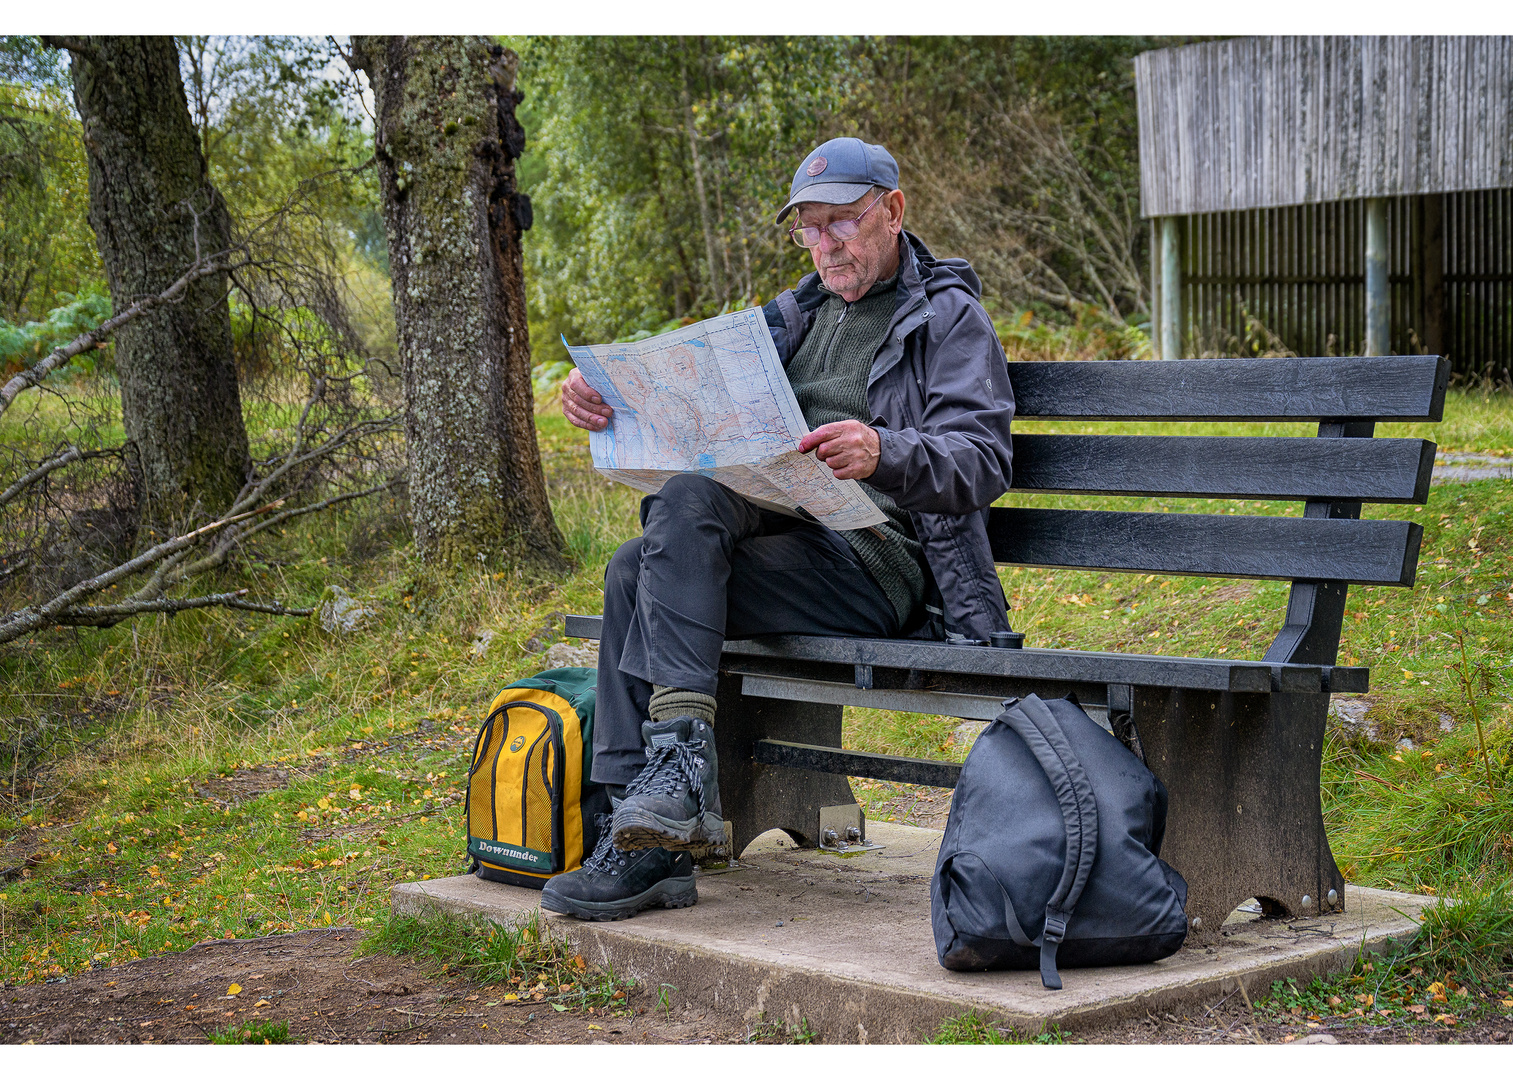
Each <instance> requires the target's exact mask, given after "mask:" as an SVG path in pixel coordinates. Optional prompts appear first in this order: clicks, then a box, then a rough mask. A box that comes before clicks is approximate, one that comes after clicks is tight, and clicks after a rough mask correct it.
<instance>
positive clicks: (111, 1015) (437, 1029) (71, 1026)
mask: <svg viewBox="0 0 1513 1080" xmlns="http://www.w3.org/2000/svg"><path fill="white" fill-rule="evenodd" d="M361 938H362V934H361V932H360V931H356V930H353V929H351V928H347V927H334V928H332V929H330V930H305V931H301V932H299V933H295V934H279V935H275V936H272V937H262V938H240V939H234V940H228V941H206V942H201V943H200V944H198V945H194V946H192V947H191V948H189V949H186V950H185V951H183V952H177V953H164V954H163V955H160V956H154V957H150V958H147V959H143V960H135V961H132V962H131V963H129V964H122V965H119V966H117V967H111V968H104V969H101V970H98V971H91V972H87V973H85V974H83V975H79V976H76V977H74V978H70V979H68V980H66V981H59V982H51V983H46V984H42V985H30V986H7V987H3V988H0V1042H3V1043H29V1042H36V1043H104V1044H117V1043H154V1044H157V1043H203V1042H206V1041H208V1038H207V1036H208V1035H209V1034H210V1033H211V1032H214V1031H217V1030H220V1029H224V1028H227V1027H231V1026H235V1025H240V1024H243V1023H248V1022H253V1023H255V1022H257V1021H261V1020H272V1021H280V1020H282V1021H286V1022H287V1023H288V1025H289V1041H290V1042H296V1043H412V1044H413V1043H707V1042H715V1043H732V1042H741V1041H742V1040H743V1039H745V1038H746V1037H747V1035H748V1029H747V1027H746V1026H745V1025H744V1024H742V1023H741V1022H740V1021H739V1020H731V1019H729V1018H727V1017H722V1016H718V1015H716V1014H713V1013H703V1012H699V1011H697V1010H690V1011H689V1012H687V1013H683V1014H680V1013H679V1012H678V1011H677V1010H676V1009H674V1010H673V1011H672V1014H671V1016H670V1017H669V1016H667V1015H665V1014H663V1013H662V1012H659V1011H658V1010H657V1008H656V1000H655V995H654V993H651V992H644V991H633V992H632V993H631V995H630V997H629V998H628V999H627V1000H626V1003H625V1008H623V1009H621V1010H619V1011H620V1012H621V1013H622V1014H624V1015H619V1016H616V1015H613V1014H609V1015H604V1014H603V1012H602V1011H601V1012H600V1013H599V1014H591V1013H587V1012H564V1013H558V1012H555V1011H553V1010H552V1008H551V1007H550V1005H547V1004H543V1003H519V1004H515V1003H509V1004H505V1003H500V1002H498V1000H497V999H498V998H499V997H500V996H502V993H503V991H498V990H496V991H494V992H493V993H492V994H491V993H490V992H489V990H488V989H487V988H483V987H479V986H478V985H476V984H474V983H471V982H468V981H467V980H465V979H462V978H456V977H447V976H441V977H440V978H438V977H437V976H435V975H434V974H430V973H427V972H426V971H424V970H422V968H420V967H419V966H418V965H416V964H415V963H413V962H410V961H408V960H405V959H403V958H398V957H392V956H378V955H375V956H368V957H362V958H360V959H355V960H354V959H353V956H352V953H353V949H354V948H355V946H356V945H357V943H358V942H359V941H360V940H361ZM233 984H236V985H239V986H241V987H242V988H243V989H242V991H241V992H240V993H239V994H237V995H235V996H228V995H227V993H226V991H227V990H228V989H229V988H230V987H231V986H232V985H233Z"/></svg>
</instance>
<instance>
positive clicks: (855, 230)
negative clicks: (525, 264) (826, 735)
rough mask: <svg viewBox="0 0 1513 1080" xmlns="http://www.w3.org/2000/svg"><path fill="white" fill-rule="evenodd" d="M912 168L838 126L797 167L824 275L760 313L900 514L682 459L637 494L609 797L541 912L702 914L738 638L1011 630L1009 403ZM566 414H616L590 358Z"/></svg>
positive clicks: (621, 623)
mask: <svg viewBox="0 0 1513 1080" xmlns="http://www.w3.org/2000/svg"><path fill="white" fill-rule="evenodd" d="M904 205H905V199H904V193H903V192H902V191H900V190H898V166H897V164H896V163H895V162H894V160H893V157H892V156H891V155H890V154H889V153H888V152H887V151H886V150H885V149H883V148H882V147H881V146H875V145H870V144H867V143H864V142H862V141H861V140H860V139H854V138H844V139H832V140H830V141H829V142H827V143H824V144H823V145H821V146H819V147H817V148H816V149H815V150H813V151H812V152H811V153H810V154H809V155H808V156H807V157H806V158H805V159H804V161H803V163H802V164H801V165H800V166H799V168H798V171H797V172H796V173H794V176H793V184H792V187H791V188H790V190H789V196H788V202H787V203H786V204H785V205H784V206H783V208H782V210H781V211H779V213H778V215H777V222H778V223H779V224H781V223H782V222H783V220H784V219H785V218H787V217H788V215H789V214H790V213H791V212H793V211H794V210H797V211H798V217H797V220H796V222H795V223H794V225H793V226H792V227H791V228H790V229H789V235H790V236H791V237H792V238H793V240H794V242H795V243H797V244H799V245H800V246H801V247H804V248H806V249H808V251H809V253H810V255H811V256H812V258H813V260H814V268H815V273H812V274H809V275H807V276H806V277H805V278H804V279H803V280H801V281H800V282H799V284H798V286H797V287H796V288H794V289H792V290H790V291H785V292H784V293H782V294H781V295H780V296H778V297H777V299H776V300H774V301H773V302H772V303H770V304H768V305H767V306H766V307H765V308H764V309H763V314H764V315H765V317H766V320H767V325H768V328H769V329H770V330H771V332H772V337H773V341H774V343H775V344H776V345H777V352H778V356H779V357H780V358H781V360H782V362H783V365H784V367H785V369H786V371H787V373H788V381H789V383H790V384H791V385H792V387H793V393H794V397H795V398H797V400H798V404H799V408H800V409H801V410H802V411H803V414H804V419H805V421H806V422H807V423H808V425H809V427H810V428H811V431H810V433H809V434H808V435H806V436H805V437H804V439H803V440H802V441H801V442H800V443H799V447H798V448H799V450H801V451H804V452H808V451H810V450H812V451H814V452H815V454H816V455H817V456H818V457H819V459H820V460H821V461H823V462H824V463H825V465H827V466H828V467H829V468H830V469H832V470H833V471H834V473H835V475H836V476H837V477H839V478H841V479H851V480H858V481H861V483H862V486H863V490H864V491H866V493H867V494H868V496H870V497H871V499H872V500H873V502H875V503H876V504H877V506H878V508H879V509H880V510H881V511H882V512H883V513H884V514H885V515H886V517H887V521H886V522H885V523H884V524H883V525H881V526H879V527H876V528H871V529H858V530H854V531H846V532H835V531H832V530H830V529H828V528H826V527H824V526H823V525H820V524H819V523H818V522H815V521H814V520H812V519H807V518H797V517H789V516H786V515H783V514H778V513H773V512H770V511H766V510H762V509H760V508H758V507H757V506H755V505H753V504H752V503H750V502H748V501H747V500H745V499H744V498H742V497H741V496H740V495H738V494H736V493H735V492H734V491H731V490H730V489H729V488H726V487H723V486H721V485H720V484H718V483H716V482H715V481H713V480H710V479H708V478H707V477H703V476H699V475H696V474H683V475H680V476H677V477H674V478H673V479H672V480H670V481H668V482H667V484H665V485H664V486H663V487H662V489H661V490H660V491H659V492H657V493H656V494H655V495H649V496H647V497H646V498H645V499H644V500H643V501H642V503H641V526H642V535H641V536H639V537H637V538H635V539H634V540H630V541H627V542H626V543H625V544H624V545H622V546H621V547H620V549H619V550H618V551H617V552H616V553H615V555H614V557H613V558H612V559H611V560H610V564H609V568H608V570H607V571H606V573H605V581H604V623H603V630H602V637H601V639H600V646H599V680H598V705H597V711H596V715H595V724H594V764H593V772H592V778H593V779H594V780H596V781H598V782H599V783H602V784H605V785H607V786H608V787H609V790H610V793H611V798H612V801H613V803H614V806H615V812H614V815H613V818H612V820H611V821H610V822H609V823H608V827H607V828H605V829H604V830H603V835H602V837H601V839H600V842H599V845H598V847H597V848H596V850H595V851H594V853H593V855H592V857H591V858H589V859H588V860H587V861H586V862H585V864H584V866H583V867H582V868H581V869H579V870H576V871H574V872H573V873H570V874H563V875H560V876H558V877H556V878H553V879H551V880H550V881H549V882H548V883H547V885H546V888H545V890H544V892H543V894H542V900H541V904H542V907H544V908H546V909H547V910H549V911H557V912H562V913H566V914H571V915H574V916H577V917H578V918H580V919H596V920H607V919H622V918H626V917H627V916H630V915H634V914H635V913H636V912H638V911H641V910H643V909H645V908H648V907H652V906H658V905H660V906H664V907H670V908H676V907H687V906H689V905H691V904H693V903H694V902H695V901H696V900H697V898H698V896H697V893H696V891H695V889H694V878H693V860H692V856H691V854H690V853H691V852H692V851H696V850H699V849H701V848H705V847H707V846H710V845H712V844H718V843H719V842H721V841H722V840H723V835H724V833H723V828H724V823H723V819H722V815H721V811H720V797H719V776H718V766H717V762H716V760H715V744H714V732H713V728H712V725H713V724H714V723H715V722H716V719H715V698H714V693H715V687H716V683H717V681H718V664H719V658H720V649H721V647H722V645H723V644H724V641H725V638H726V637H727V636H732V637H750V636H754V635H757V634H820V635H830V636H866V637H896V636H920V637H933V638H936V639H939V638H945V637H950V638H967V639H977V640H984V641H985V640H987V639H988V636H989V634H990V633H992V632H993V631H997V630H1007V629H1008V628H1009V624H1008V619H1007V617H1006V614H1005V608H1006V606H1007V605H1006V604H1005V601H1004V595H1003V590H1002V588H1001V587H1000V585H999V582H998V577H997V574H996V572H995V570H994V566H993V556H992V552H991V549H990V547H989V544H988V534H987V507H988V506H989V505H990V504H991V503H992V502H993V501H994V500H995V499H997V498H998V497H999V496H1000V495H1002V494H1003V493H1004V492H1005V491H1006V490H1007V489H1008V486H1009V463H1010V443H1009V422H1010V420H1011V419H1012V418H1013V415H1014V396H1013V392H1012V390H1011V389H1010V387H1009V380H1008V369H1007V365H1006V362H1005V358H1004V353H1003V349H1002V347H1001V346H1000V345H999V343H998V338H997V336H996V334H995V333H994V331H993V325H992V322H991V321H990V320H989V319H988V316H987V314H986V313H985V312H984V311H983V309H982V305H981V304H980V303H978V296H979V295H980V292H981V286H980V284H979V281H978V278H977V275H976V274H974V273H973V272H972V269H971V267H969V266H968V265H967V263H966V262H965V261H964V260H961V259H936V258H935V257H934V256H933V255H931V254H930V252H929V250H928V249H927V248H926V247H925V245H924V244H923V243H921V242H920V240H919V238H918V237H916V236H914V235H913V234H911V233H909V232H906V231H905V230H904ZM562 411H563V413H564V414H565V415H566V416H567V418H568V419H569V420H570V421H572V422H573V423H574V424H576V425H577V426H579V427H581V428H586V429H588V430H590V431H594V430H602V429H603V428H604V427H605V426H606V425H607V424H611V423H613V422H614V414H613V411H612V410H611V409H610V408H609V407H608V406H607V405H605V404H604V403H603V402H602V400H601V399H600V397H599V395H598V394H596V393H594V391H593V390H592V389H591V388H590V387H589V386H588V384H587V383H586V382H585V381H584V380H583V378H582V376H581V375H579V374H578V372H576V371H574V372H573V373H572V374H571V375H570V376H569V377H568V380H567V383H566V384H565V385H564V387H563V391H562Z"/></svg>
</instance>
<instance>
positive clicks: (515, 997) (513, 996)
mask: <svg viewBox="0 0 1513 1080" xmlns="http://www.w3.org/2000/svg"><path fill="white" fill-rule="evenodd" d="M504 1000H505V1001H519V1000H520V995H519V994H505V995H504Z"/></svg>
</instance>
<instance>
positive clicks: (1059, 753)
mask: <svg viewBox="0 0 1513 1080" xmlns="http://www.w3.org/2000/svg"><path fill="white" fill-rule="evenodd" d="M999 719H1000V720H1002V721H1003V722H1004V723H1006V724H1008V725H1009V727H1010V728H1012V729H1013V730H1014V732H1015V734H1017V735H1018V736H1019V737H1020V738H1021V739H1023V740H1024V743H1025V745H1026V746H1028V747H1029V748H1030V752H1031V753H1032V754H1034V755H1035V760H1036V761H1037V762H1038V763H1039V764H1040V768H1041V770H1042V771H1044V773H1045V775H1046V779H1047V780H1049V781H1050V782H1051V789H1052V790H1053V791H1054V792H1055V793H1056V802H1057V803H1058V804H1059V805H1060V807H1061V817H1062V822H1063V824H1064V825H1065V826H1066V863H1065V865H1064V866H1063V867H1062V870H1061V880H1060V881H1059V882H1057V884H1056V890H1055V891H1054V892H1053V893H1052V894H1051V899H1050V902H1049V903H1047V904H1046V906H1045V930H1044V931H1043V932H1042V933H1041V935H1040V938H1039V939H1038V940H1037V941H1036V942H1035V944H1038V945H1039V946H1040V982H1041V985H1043V986H1044V987H1045V988H1046V989H1048V990H1060V989H1061V976H1060V975H1059V974H1058V973H1057V971H1056V947H1057V946H1058V945H1060V944H1061V939H1062V938H1064V937H1065V936H1066V925H1067V923H1068V922H1069V921H1070V920H1071V918H1072V913H1073V912H1074V911H1075V910H1076V908H1077V901H1078V900H1080V899H1081V898H1082V890H1083V888H1084V887H1085V886H1086V885H1087V879H1088V875H1089V874H1090V873H1091V872H1092V869H1093V859H1094V858H1095V857H1097V854H1098V803H1097V800H1095V799H1094V798H1093V785H1092V783H1091V782H1090V781H1089V780H1088V777H1087V772H1086V771H1085V770H1084V769H1083V768H1082V763H1081V762H1080V761H1078V760H1077V756H1076V754H1074V753H1073V752H1072V746H1071V744H1070V743H1069V742H1067V738H1066V732H1065V731H1063V730H1062V727H1061V722H1060V721H1059V720H1057V719H1056V714H1055V713H1053V712H1051V710H1050V708H1049V707H1048V706H1047V705H1046V703H1045V702H1043V701H1041V700H1040V698H1038V697H1036V696H1035V695H1034V694H1031V695H1030V696H1029V697H1026V698H1023V699H1021V700H1020V701H1019V702H1017V707H1010V708H1008V709H1006V710H1005V711H1004V713H1003V715H1002V716H1000V717H999Z"/></svg>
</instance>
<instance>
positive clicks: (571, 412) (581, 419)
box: [562, 401, 609, 431]
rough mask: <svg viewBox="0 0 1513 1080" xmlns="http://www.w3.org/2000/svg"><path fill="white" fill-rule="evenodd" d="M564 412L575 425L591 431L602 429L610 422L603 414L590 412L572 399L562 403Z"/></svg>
mask: <svg viewBox="0 0 1513 1080" xmlns="http://www.w3.org/2000/svg"><path fill="white" fill-rule="evenodd" d="M562 412H563V414H564V415H565V416H566V417H567V418H568V420H570V421H571V422H572V423H573V424H574V425H576V426H577V427H581V428H585V429H587V430H589V431H602V430H603V429H604V427H605V426H606V425H607V424H608V423H609V421H608V420H606V419H605V418H604V417H603V416H600V415H598V414H597V413H593V412H590V411H588V410H587V409H584V408H582V407H581V406H579V405H577V404H576V403H574V402H571V401H564V402H563V403H562Z"/></svg>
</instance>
